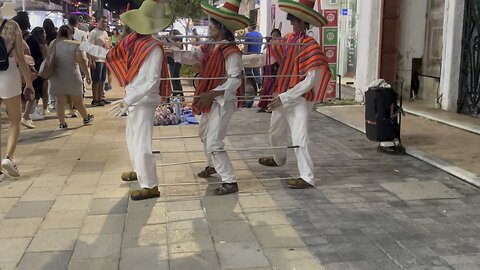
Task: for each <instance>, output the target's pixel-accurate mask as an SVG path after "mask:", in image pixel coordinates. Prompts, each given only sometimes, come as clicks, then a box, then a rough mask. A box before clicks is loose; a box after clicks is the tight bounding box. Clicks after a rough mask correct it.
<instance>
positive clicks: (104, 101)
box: [100, 99, 112, 104]
mask: <svg viewBox="0 0 480 270" xmlns="http://www.w3.org/2000/svg"><path fill="white" fill-rule="evenodd" d="M100 102H103V103H105V104H110V103H112V102H110V101H108V100H106V99H102V100H101V101H100Z"/></svg>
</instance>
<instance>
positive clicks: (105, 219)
mask: <svg viewBox="0 0 480 270" xmlns="http://www.w3.org/2000/svg"><path fill="white" fill-rule="evenodd" d="M124 223H125V215H124V214H113V215H91V216H87V218H86V219H85V221H84V223H83V225H82V228H81V230H80V234H110V233H122V232H123V225H124Z"/></svg>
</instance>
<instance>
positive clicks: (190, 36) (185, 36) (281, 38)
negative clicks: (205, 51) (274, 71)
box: [160, 35, 287, 40]
mask: <svg viewBox="0 0 480 270" xmlns="http://www.w3.org/2000/svg"><path fill="white" fill-rule="evenodd" d="M160 38H206V39H210V38H211V37H210V36H192V35H162V36H160ZM247 38H251V37H244V36H238V37H235V39H247ZM260 38H261V39H265V40H287V38H284V37H269V36H267V37H255V39H260Z"/></svg>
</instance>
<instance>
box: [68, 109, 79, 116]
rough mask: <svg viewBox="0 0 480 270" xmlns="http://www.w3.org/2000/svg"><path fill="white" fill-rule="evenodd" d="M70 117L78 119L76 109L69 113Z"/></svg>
mask: <svg viewBox="0 0 480 270" xmlns="http://www.w3.org/2000/svg"><path fill="white" fill-rule="evenodd" d="M68 116H70V117H71V118H75V117H78V115H77V113H76V112H75V110H74V109H70V110H69V111H68Z"/></svg>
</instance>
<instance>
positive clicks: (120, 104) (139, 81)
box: [80, 0, 173, 200]
mask: <svg viewBox="0 0 480 270" xmlns="http://www.w3.org/2000/svg"><path fill="white" fill-rule="evenodd" d="M120 19H121V20H122V21H123V22H124V23H125V25H127V26H128V27H130V29H132V30H133V33H131V34H129V35H128V36H126V37H125V38H124V39H122V41H121V42H120V43H119V44H118V46H117V47H115V48H112V49H110V50H106V49H103V48H101V47H99V46H95V45H92V44H88V43H83V42H82V43H81V44H80V49H81V50H84V51H86V52H87V53H89V54H91V55H93V56H95V57H100V58H106V62H105V63H106V65H107V67H108V69H109V71H110V72H111V74H112V75H113V76H115V78H117V80H118V81H119V83H120V85H121V86H124V87H125V89H126V96H125V98H124V99H121V100H118V101H116V102H114V103H112V108H111V109H110V112H111V114H113V115H115V116H120V115H122V114H124V113H125V112H127V111H128V118H127V126H126V133H127V134H126V135H127V146H128V152H129V154H130V160H131V162H132V166H133V171H131V172H125V173H123V174H122V180H124V181H134V180H138V182H139V184H140V187H141V189H139V190H135V191H132V192H131V193H130V197H131V198H132V199H133V200H143V199H148V198H154V197H159V196H160V192H159V191H158V176H157V170H156V162H155V158H154V156H153V154H152V132H153V121H154V115H155V108H156V107H157V106H158V105H159V104H160V102H161V99H162V97H165V96H169V95H171V92H172V86H171V82H170V80H161V79H162V78H164V79H168V78H169V77H170V75H169V72H168V66H167V61H166V57H165V53H164V49H163V44H162V43H161V42H160V41H159V40H158V39H156V38H154V37H152V34H153V33H158V32H159V31H162V30H163V29H165V28H166V27H167V26H169V25H170V24H171V23H172V22H173V15H172V11H171V8H170V6H169V4H168V3H166V1H165V0H145V1H144V2H143V3H142V5H141V7H140V8H139V9H135V10H130V11H127V12H125V13H123V14H122V15H120Z"/></svg>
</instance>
